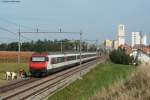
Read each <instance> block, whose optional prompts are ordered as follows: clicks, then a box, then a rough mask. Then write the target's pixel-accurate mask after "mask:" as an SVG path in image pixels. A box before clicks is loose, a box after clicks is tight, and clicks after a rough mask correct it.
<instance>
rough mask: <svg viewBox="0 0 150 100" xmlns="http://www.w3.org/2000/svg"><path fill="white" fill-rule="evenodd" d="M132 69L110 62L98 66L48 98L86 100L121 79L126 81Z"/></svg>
mask: <svg viewBox="0 0 150 100" xmlns="http://www.w3.org/2000/svg"><path fill="white" fill-rule="evenodd" d="M133 69H134V67H133V66H130V65H119V64H113V63H110V62H107V63H103V64H99V65H98V66H97V67H96V68H95V69H93V70H92V71H90V72H89V73H88V74H86V75H85V76H84V77H83V79H82V80H77V81H75V82H74V83H72V84H70V85H69V86H68V87H66V88H64V89H63V90H61V91H59V92H58V93H56V94H54V95H53V96H51V97H49V100H87V99H89V98H90V97H92V96H93V95H94V94H96V93H97V92H98V91H100V90H101V89H102V88H104V87H107V86H109V85H111V84H112V83H114V82H117V81H119V80H122V79H126V78H127V76H128V75H129V73H131V72H132V71H133Z"/></svg>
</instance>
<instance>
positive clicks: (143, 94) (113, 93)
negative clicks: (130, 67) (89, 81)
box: [91, 64, 150, 100]
mask: <svg viewBox="0 0 150 100" xmlns="http://www.w3.org/2000/svg"><path fill="white" fill-rule="evenodd" d="M91 99H92V100H150V64H148V65H141V66H139V67H138V68H137V70H136V71H135V72H134V74H132V75H131V76H130V78H129V79H128V80H126V81H125V80H124V81H121V82H119V83H115V84H114V85H112V86H110V87H109V88H106V89H103V90H102V91H100V92H99V93H97V94H96V95H95V96H94V97H93V98H91Z"/></svg>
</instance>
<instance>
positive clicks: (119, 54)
mask: <svg viewBox="0 0 150 100" xmlns="http://www.w3.org/2000/svg"><path fill="white" fill-rule="evenodd" d="M109 57H110V60H111V61H112V62H114V63H117V64H130V63H132V60H133V58H132V57H130V56H129V55H127V54H126V53H125V50H124V49H122V48H118V49H117V50H113V51H112V52H111V53H110V54H109Z"/></svg>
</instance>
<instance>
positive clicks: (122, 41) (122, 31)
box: [118, 24, 125, 46]
mask: <svg viewBox="0 0 150 100" xmlns="http://www.w3.org/2000/svg"><path fill="white" fill-rule="evenodd" d="M124 44H125V26H124V25H122V24H119V25H118V46H120V45H124Z"/></svg>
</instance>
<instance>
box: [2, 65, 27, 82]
mask: <svg viewBox="0 0 150 100" xmlns="http://www.w3.org/2000/svg"><path fill="white" fill-rule="evenodd" d="M19 69H24V70H25V71H26V72H28V63H20V64H18V63H0V85H2V84H5V83H6V82H7V81H6V80H5V72H6V71H14V72H17V73H18V72H19Z"/></svg>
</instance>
